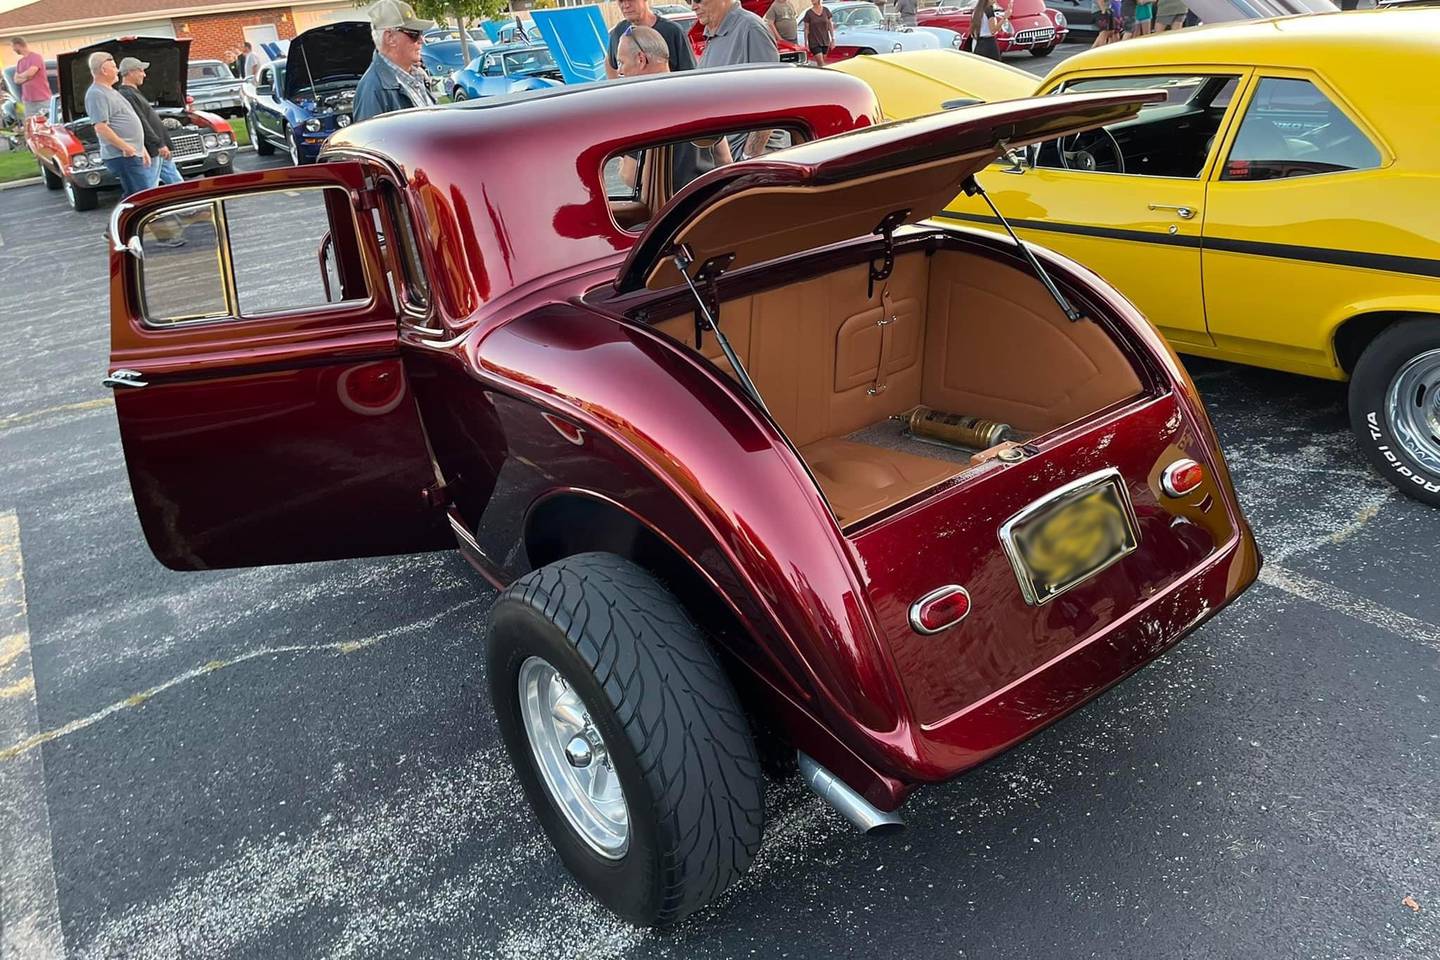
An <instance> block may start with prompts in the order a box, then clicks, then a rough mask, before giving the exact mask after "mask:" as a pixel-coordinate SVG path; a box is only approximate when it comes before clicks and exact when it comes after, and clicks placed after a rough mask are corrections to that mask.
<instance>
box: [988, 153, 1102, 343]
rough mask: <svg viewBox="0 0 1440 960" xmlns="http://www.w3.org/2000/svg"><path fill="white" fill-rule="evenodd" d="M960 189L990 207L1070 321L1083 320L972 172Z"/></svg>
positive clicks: (1083, 316)
mask: <svg viewBox="0 0 1440 960" xmlns="http://www.w3.org/2000/svg"><path fill="white" fill-rule="evenodd" d="M961 189H962V190H964V191H965V195H966V196H967V197H974V196H978V197H980V199H982V200H984V201H985V205H986V206H988V207H989V208H990V212H991V213H993V214H995V219H997V220H999V221H1000V225H1001V226H1002V227H1004V228H1005V232H1006V233H1008V234H1010V239H1011V240H1014V241H1015V246H1016V247H1018V248H1019V250H1020V253H1021V255H1022V256H1024V257H1025V259H1026V260H1027V261H1029V263H1030V268H1031V269H1032V270H1034V271H1035V276H1037V277H1039V278H1040V282H1041V283H1043V284H1044V285H1045V289H1046V290H1048V291H1049V292H1050V296H1051V298H1052V299H1054V301H1055V302H1056V303H1058V304H1059V305H1060V309H1061V311H1062V312H1063V313H1064V314H1065V316H1066V318H1067V319H1069V320H1070V321H1071V322H1072V323H1076V322H1079V321H1081V320H1084V319H1085V314H1083V313H1081V312H1080V311H1079V310H1076V309H1075V306H1074V304H1072V303H1071V302H1070V301H1069V300H1068V299H1067V298H1066V296H1065V294H1063V293H1061V292H1060V288H1059V287H1057V286H1056V285H1055V281H1054V280H1053V279H1051V277H1050V274H1048V273H1046V272H1045V268H1044V267H1042V266H1041V265H1040V260H1039V258H1037V257H1036V256H1035V251H1033V250H1031V249H1030V247H1029V246H1027V245H1026V244H1025V242H1024V241H1023V240H1021V239H1020V238H1019V237H1018V236H1016V235H1015V229H1014V228H1013V227H1011V226H1010V221H1008V220H1006V219H1005V216H1004V214H1002V213H1001V212H1000V208H999V207H997V206H995V202H994V201H993V200H991V199H990V194H988V193H986V192H985V188H984V187H982V186H980V184H979V183H978V182H976V180H975V176H974V175H973V174H972V175H970V176H968V177H966V178H965V182H964V183H963V184H961Z"/></svg>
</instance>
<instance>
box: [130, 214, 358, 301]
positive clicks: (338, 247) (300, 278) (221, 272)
mask: <svg viewBox="0 0 1440 960" xmlns="http://www.w3.org/2000/svg"><path fill="white" fill-rule="evenodd" d="M140 244H141V248H142V252H143V258H142V259H141V262H140V276H141V290H142V295H143V298H144V301H145V320H146V322H148V323H150V324H153V325H165V324H173V323H182V322H188V321H194V320H225V319H237V318H247V317H260V316H266V315H269V314H275V313H291V312H300V311H304V312H315V311H317V310H324V309H329V308H334V307H338V306H341V305H344V304H347V303H357V302H363V301H365V300H366V299H368V293H367V287H366V283H365V270H364V260H363V257H362V256H361V253H360V250H359V246H358V242H357V237H356V232H355V218H354V208H353V206H352V205H351V202H350V197H349V195H348V194H347V193H346V191H344V190H341V189H336V188H323V189H316V188H308V189H299V190H284V191H271V192H265V193H250V194H241V195H239V196H234V197H227V198H225V199H222V200H212V201H209V202H207V203H201V204H191V205H189V206H186V207H179V208H172V209H167V210H162V211H159V212H157V213H155V214H152V215H151V216H150V217H148V218H147V219H146V220H145V221H144V223H143V224H142V225H141V228H140Z"/></svg>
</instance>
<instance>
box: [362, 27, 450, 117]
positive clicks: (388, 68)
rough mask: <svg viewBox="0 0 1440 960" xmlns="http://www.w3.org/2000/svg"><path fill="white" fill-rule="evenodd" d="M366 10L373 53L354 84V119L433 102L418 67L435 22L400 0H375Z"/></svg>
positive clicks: (421, 70)
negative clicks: (422, 16) (424, 37)
mask: <svg viewBox="0 0 1440 960" xmlns="http://www.w3.org/2000/svg"><path fill="white" fill-rule="evenodd" d="M365 12H366V14H367V15H368V16H369V17H370V33H371V36H372V37H373V38H374V40H375V56H374V57H373V58H372V59H371V60H370V68H369V69H368V70H366V71H365V76H363V77H361V78H360V83H359V85H358V86H356V87H355V107H354V110H353V114H352V115H353V118H354V119H355V120H356V121H360V120H368V119H370V118H371V117H378V116H379V115H380V114H382V113H389V112H391V111H392V110H405V109H408V108H410V107H428V106H431V105H432V104H434V103H435V98H434V97H433V96H431V94H430V88H429V85H428V84H427V83H426V77H425V72H424V70H423V69H422V68H421V66H420V46H421V44H422V43H423V42H424V40H423V39H422V38H423V36H424V34H425V31H426V30H429V29H430V28H431V27H433V26H435V22H434V21H433V20H421V19H420V18H419V17H417V16H415V9H414V8H413V7H411V6H410V4H408V3H405V2H403V0H377V2H375V3H373V4H371V5H370V7H369V8H368V9H367V10H366V11H365Z"/></svg>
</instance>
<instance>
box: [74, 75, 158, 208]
mask: <svg viewBox="0 0 1440 960" xmlns="http://www.w3.org/2000/svg"><path fill="white" fill-rule="evenodd" d="M90 79H91V81H92V82H91V84H90V88H89V89H88V90H86V91H85V113H86V115H87V116H89V117H90V120H91V122H92V123H94V124H95V134H96V136H98V137H99V138H100V159H101V160H102V161H104V163H105V167H106V169H108V170H109V171H110V172H111V173H113V174H114V175H115V179H117V180H119V181H120V193H121V195H122V198H123V197H128V196H130V194H132V193H139V192H140V191H141V190H147V189H149V188H150V186H151V185H152V183H151V170H150V154H149V153H148V152H147V151H146V150H145V128H144V127H143V126H142V125H141V123H140V116H139V114H137V113H136V112H135V108H134V107H132V106H130V102H129V101H128V100H126V99H125V98H124V97H123V96H121V95H120V92H119V91H118V90H116V89H115V81H116V80H118V79H120V71H119V69H118V68H117V67H116V66H115V58H114V57H112V56H110V54H108V53H105V52H103V51H96V52H95V53H92V54H90Z"/></svg>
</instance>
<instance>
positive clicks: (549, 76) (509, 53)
mask: <svg viewBox="0 0 1440 960" xmlns="http://www.w3.org/2000/svg"><path fill="white" fill-rule="evenodd" d="M564 82H565V78H564V77H563V76H562V75H561V73H560V68H559V67H558V66H557V65H556V64H555V58H554V57H553V56H551V55H550V48H549V47H547V46H545V44H543V43H513V44H496V45H495V46H492V47H490V48H489V49H488V50H486V51H485V52H484V53H482V54H481V55H480V56H478V57H476V58H475V59H474V60H472V61H470V63H469V64H468V65H466V67H465V69H463V70H456V71H455V74H454V76H452V77H451V78H450V84H449V93H450V99H452V100H479V99H481V98H484V97H499V96H504V95H505V94H507V93H520V92H521V91H524V90H544V89H547V88H549V87H558V86H560V85H561V84H563V83H564Z"/></svg>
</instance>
